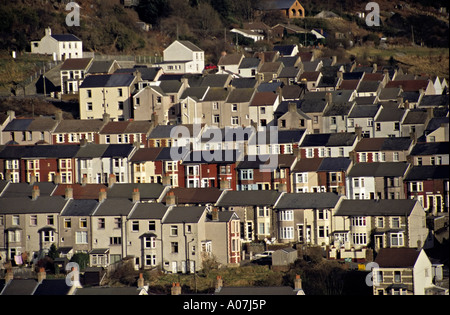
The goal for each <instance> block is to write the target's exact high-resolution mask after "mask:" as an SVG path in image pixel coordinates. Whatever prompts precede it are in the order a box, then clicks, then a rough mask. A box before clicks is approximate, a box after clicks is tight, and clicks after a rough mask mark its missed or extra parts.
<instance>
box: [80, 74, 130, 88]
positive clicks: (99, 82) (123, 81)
mask: <svg viewBox="0 0 450 315" xmlns="http://www.w3.org/2000/svg"><path fill="white" fill-rule="evenodd" d="M135 78H136V77H135V76H134V75H132V74H128V73H118V74H93V75H88V76H86V78H84V80H83V83H82V84H81V86H80V89H82V88H99V87H121V86H124V87H128V86H130V85H131V83H133V81H134V80H135Z"/></svg>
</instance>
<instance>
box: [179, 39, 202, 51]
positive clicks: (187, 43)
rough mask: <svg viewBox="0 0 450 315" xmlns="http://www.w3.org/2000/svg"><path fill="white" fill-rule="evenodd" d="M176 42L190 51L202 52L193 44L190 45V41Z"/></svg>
mask: <svg viewBox="0 0 450 315" xmlns="http://www.w3.org/2000/svg"><path fill="white" fill-rule="evenodd" d="M177 42H179V43H180V44H182V45H183V46H185V47H187V48H189V49H190V50H192V51H197V52H200V51H203V50H202V49H201V48H199V47H198V46H196V45H194V44H193V43H191V42H190V41H187V40H177Z"/></svg>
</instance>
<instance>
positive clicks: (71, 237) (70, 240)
mask: <svg viewBox="0 0 450 315" xmlns="http://www.w3.org/2000/svg"><path fill="white" fill-rule="evenodd" d="M66 219H68V220H70V225H71V226H70V227H69V228H67V227H65V220H66ZM81 219H85V220H86V227H80V220H81ZM58 220H59V231H58V238H59V244H60V245H59V246H61V247H63V246H69V247H72V248H73V251H74V252H75V253H77V252H89V251H90V250H91V249H92V239H91V237H92V234H91V233H90V231H91V223H92V222H91V219H90V217H89V216H83V217H81V216H58ZM77 232H87V243H86V244H84V243H83V244H81V243H77V241H76V239H77V238H76V233H77ZM63 240H64V241H63Z"/></svg>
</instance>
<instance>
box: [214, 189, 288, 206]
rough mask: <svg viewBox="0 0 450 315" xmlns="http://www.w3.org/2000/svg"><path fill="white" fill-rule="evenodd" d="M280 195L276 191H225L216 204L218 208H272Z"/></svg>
mask: <svg viewBox="0 0 450 315" xmlns="http://www.w3.org/2000/svg"><path fill="white" fill-rule="evenodd" d="M280 195H281V193H280V192H278V191H276V190H246V191H232V190H227V191H226V192H225V194H223V195H222V198H221V199H220V200H219V201H218V202H217V204H216V205H217V206H218V207H232V206H273V205H274V204H275V202H276V201H277V199H278V197H279V196H280Z"/></svg>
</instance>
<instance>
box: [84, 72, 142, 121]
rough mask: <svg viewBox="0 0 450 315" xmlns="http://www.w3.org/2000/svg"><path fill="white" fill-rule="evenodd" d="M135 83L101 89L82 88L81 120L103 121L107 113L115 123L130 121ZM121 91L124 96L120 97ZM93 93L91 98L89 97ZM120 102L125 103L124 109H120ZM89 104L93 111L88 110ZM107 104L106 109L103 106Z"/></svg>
mask: <svg viewBox="0 0 450 315" xmlns="http://www.w3.org/2000/svg"><path fill="white" fill-rule="evenodd" d="M134 83H135V81H133V82H132V84H131V85H130V86H120V87H99V88H86V87H84V88H80V89H79V97H80V119H102V118H103V114H104V113H105V112H106V113H107V114H109V115H110V118H111V119H112V120H114V121H117V120H119V119H122V120H128V119H130V118H132V117H131V113H132V111H131V109H132V104H133V101H132V98H131V94H132V92H133V88H134ZM119 89H122V96H119V95H120V94H119ZM88 90H90V91H91V93H92V94H91V97H89V95H88ZM119 102H123V109H119ZM88 103H91V104H92V110H90V108H88ZM104 104H106V105H107V106H106V109H105V108H104V107H103V105H104Z"/></svg>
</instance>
